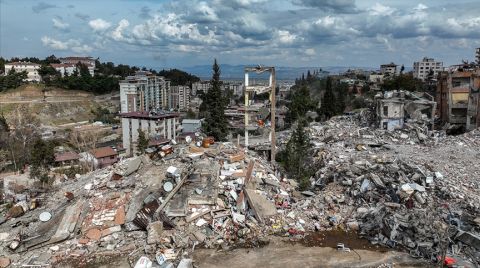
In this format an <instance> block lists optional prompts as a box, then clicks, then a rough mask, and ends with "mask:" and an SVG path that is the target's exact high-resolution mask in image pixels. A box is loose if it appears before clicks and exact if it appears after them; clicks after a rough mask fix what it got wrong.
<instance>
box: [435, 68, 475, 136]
mask: <svg viewBox="0 0 480 268" xmlns="http://www.w3.org/2000/svg"><path fill="white" fill-rule="evenodd" d="M479 90H480V69H479V68H478V67H477V66H475V65H467V64H463V65H458V66H453V67H452V68H451V69H450V70H449V71H447V72H442V73H440V75H439V76H438V84H437V92H436V101H437V103H438V111H437V114H438V116H439V118H440V119H441V120H442V122H444V123H447V124H449V126H450V127H451V128H463V129H464V130H467V131H469V130H473V129H475V128H477V127H479V126H480V102H479Z"/></svg>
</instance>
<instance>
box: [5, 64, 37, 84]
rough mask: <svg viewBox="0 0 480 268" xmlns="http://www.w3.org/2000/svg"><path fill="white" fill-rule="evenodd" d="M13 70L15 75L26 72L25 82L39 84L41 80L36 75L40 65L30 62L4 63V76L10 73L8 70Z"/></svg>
mask: <svg viewBox="0 0 480 268" xmlns="http://www.w3.org/2000/svg"><path fill="white" fill-rule="evenodd" d="M12 69H13V70H15V72H17V73H21V72H27V78H26V79H25V81H29V82H40V81H41V80H42V78H41V77H40V74H38V70H39V69H40V64H37V63H32V62H9V63H5V75H7V74H8V72H10V70H12Z"/></svg>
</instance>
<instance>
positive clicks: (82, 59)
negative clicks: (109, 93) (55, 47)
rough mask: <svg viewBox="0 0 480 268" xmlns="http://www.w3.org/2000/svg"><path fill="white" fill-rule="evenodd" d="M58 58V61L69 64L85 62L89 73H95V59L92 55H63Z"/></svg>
mask: <svg viewBox="0 0 480 268" xmlns="http://www.w3.org/2000/svg"><path fill="white" fill-rule="evenodd" d="M59 60H60V63H63V64H69V65H77V64H78V63H81V64H85V65H86V66H87V68H88V72H89V73H90V75H91V76H93V75H94V74H95V59H94V58H92V57H65V58H60V59H59ZM54 68H55V67H54Z"/></svg>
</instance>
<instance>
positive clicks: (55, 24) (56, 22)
mask: <svg viewBox="0 0 480 268" xmlns="http://www.w3.org/2000/svg"><path fill="white" fill-rule="evenodd" d="M52 22H53V27H55V28H57V29H59V30H66V29H68V27H69V26H70V25H69V24H68V23H66V22H63V21H62V20H60V19H58V18H53V19H52Z"/></svg>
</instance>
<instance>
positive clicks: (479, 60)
mask: <svg viewBox="0 0 480 268" xmlns="http://www.w3.org/2000/svg"><path fill="white" fill-rule="evenodd" d="M475 60H476V61H477V64H480V47H479V48H477V49H476V50H475Z"/></svg>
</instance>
